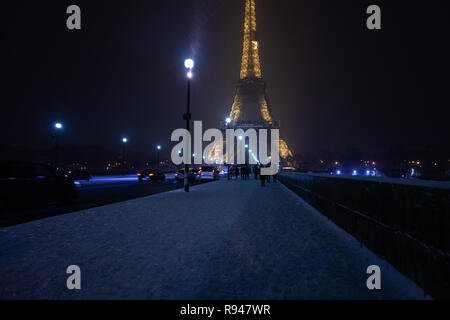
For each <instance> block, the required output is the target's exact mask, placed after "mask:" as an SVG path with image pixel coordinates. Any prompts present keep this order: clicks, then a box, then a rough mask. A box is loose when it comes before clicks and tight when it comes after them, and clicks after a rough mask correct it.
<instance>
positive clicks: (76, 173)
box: [66, 169, 91, 181]
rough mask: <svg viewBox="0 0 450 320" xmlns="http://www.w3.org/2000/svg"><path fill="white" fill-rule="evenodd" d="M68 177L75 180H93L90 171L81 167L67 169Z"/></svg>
mask: <svg viewBox="0 0 450 320" xmlns="http://www.w3.org/2000/svg"><path fill="white" fill-rule="evenodd" d="M66 177H67V178H69V179H71V180H74V181H80V180H86V181H89V180H91V174H90V173H89V171H87V170H81V169H74V170H69V171H67V172H66Z"/></svg>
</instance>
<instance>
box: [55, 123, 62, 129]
mask: <svg viewBox="0 0 450 320" xmlns="http://www.w3.org/2000/svg"><path fill="white" fill-rule="evenodd" d="M62 127H63V126H62V123H59V122H57V123H55V128H56V129H62Z"/></svg>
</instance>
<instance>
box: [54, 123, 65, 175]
mask: <svg viewBox="0 0 450 320" xmlns="http://www.w3.org/2000/svg"><path fill="white" fill-rule="evenodd" d="M53 128H54V132H53V138H55V163H54V167H55V169H58V153H59V132H60V131H61V130H62V128H63V125H62V123H61V122H56V123H55V124H54V125H53Z"/></svg>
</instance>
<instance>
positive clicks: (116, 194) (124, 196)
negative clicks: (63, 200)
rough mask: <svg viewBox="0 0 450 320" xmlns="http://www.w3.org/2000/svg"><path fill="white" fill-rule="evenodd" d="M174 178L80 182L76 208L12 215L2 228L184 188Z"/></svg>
mask: <svg viewBox="0 0 450 320" xmlns="http://www.w3.org/2000/svg"><path fill="white" fill-rule="evenodd" d="M173 177H174V176H173V174H167V175H166V180H165V181H144V182H142V183H139V182H138V180H137V178H136V176H135V175H124V176H110V177H93V178H92V179H91V180H90V181H89V182H87V181H80V182H76V185H77V189H78V195H77V199H76V200H75V201H74V202H73V203H72V204H68V205H60V204H52V205H47V206H44V207H40V208H32V209H21V210H15V211H11V212H8V213H6V214H4V215H3V216H0V227H7V226H12V225H16V224H21V223H25V222H29V221H33V220H38V219H43V218H48V217H53V216H57V215H60V214H66V213H70V212H74V211H79V210H83V209H89V208H94V207H99V206H103V205H106V204H111V203H116V202H121V201H125V200H130V199H135V198H139V197H145V196H148V195H152V194H156V193H160V192H166V191H171V190H175V189H179V188H182V187H183V184H182V183H179V182H175V181H174V180H173ZM199 183H200V182H196V183H195V184H199Z"/></svg>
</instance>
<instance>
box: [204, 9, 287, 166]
mask: <svg viewBox="0 0 450 320" xmlns="http://www.w3.org/2000/svg"><path fill="white" fill-rule="evenodd" d="M235 86H236V95H235V97H234V101H233V105H232V107H231V112H230V119H231V121H232V122H231V123H230V124H226V123H225V122H222V123H221V127H222V129H225V128H227V127H234V128H235V129H238V128H242V129H244V130H245V129H249V128H254V129H262V128H264V129H279V127H280V121H277V120H273V118H272V115H271V107H270V104H269V101H268V99H267V96H266V83H265V81H264V80H263V78H262V72H261V63H260V59H259V42H258V40H257V33H256V6H255V0H245V19H244V44H243V49H242V63H241V73H240V79H239V81H238V82H237V83H236V84H235ZM279 146H280V160H281V161H282V162H284V163H286V164H287V163H290V162H291V159H292V157H293V155H292V152H291V151H290V149H289V147H288V145H287V143H286V142H285V141H284V140H283V139H281V138H280V145H279ZM213 153H215V152H214V151H213Z"/></svg>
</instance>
